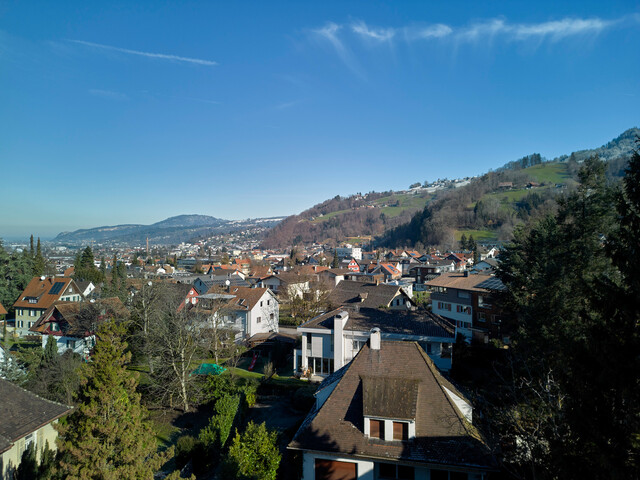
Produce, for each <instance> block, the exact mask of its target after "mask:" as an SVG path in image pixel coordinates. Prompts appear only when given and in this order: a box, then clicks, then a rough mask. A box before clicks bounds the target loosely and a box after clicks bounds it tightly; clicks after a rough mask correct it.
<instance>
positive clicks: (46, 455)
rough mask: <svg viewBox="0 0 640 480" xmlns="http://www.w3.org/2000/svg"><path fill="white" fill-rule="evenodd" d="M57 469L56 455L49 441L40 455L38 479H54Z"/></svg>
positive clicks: (45, 443)
mask: <svg viewBox="0 0 640 480" xmlns="http://www.w3.org/2000/svg"><path fill="white" fill-rule="evenodd" d="M55 468H56V455H55V453H54V451H53V450H51V448H49V441H45V442H44V448H43V449H42V452H41V453H40V466H39V467H38V478H39V479H40V480H50V479H52V478H54V472H55Z"/></svg>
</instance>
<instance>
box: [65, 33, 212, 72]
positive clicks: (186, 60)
mask: <svg viewBox="0 0 640 480" xmlns="http://www.w3.org/2000/svg"><path fill="white" fill-rule="evenodd" d="M69 41H70V42H72V43H77V44H79V45H84V46H87V47H91V48H99V49H102V50H110V51H112V52H120V53H126V54H128V55H137V56H140V57H147V58H156V59H160V60H170V61H174V62H184V63H193V64H196V65H206V66H209V67H213V66H215V65H218V62H214V61H213V60H203V59H201V58H192V57H181V56H178V55H169V54H166V53H154V52H142V51H139V50H131V49H128V48H120V47H114V46H111V45H102V44H100V43H93V42H86V41H84V40H69Z"/></svg>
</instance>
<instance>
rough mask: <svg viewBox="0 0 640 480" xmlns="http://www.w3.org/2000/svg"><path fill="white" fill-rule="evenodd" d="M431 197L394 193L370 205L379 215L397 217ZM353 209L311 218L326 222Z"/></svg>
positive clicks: (415, 208) (419, 206)
mask: <svg viewBox="0 0 640 480" xmlns="http://www.w3.org/2000/svg"><path fill="white" fill-rule="evenodd" d="M430 199H431V195H428V194H427V195H425V196H420V195H415V194H412V193H394V194H392V195H388V196H386V197H382V198H378V199H376V200H374V201H373V202H371V204H370V205H373V206H375V209H372V211H374V212H375V213H376V214H377V215H380V214H382V213H384V214H385V216H386V217H387V218H393V217H397V216H398V215H400V214H401V213H402V212H403V211H405V210H409V209H413V210H417V209H420V208H423V207H424V206H425V205H426V204H427V202H428V201H429V200H430ZM366 209H367V207H360V208H359V209H358V210H366ZM351 211H353V210H351V209H346V210H338V211H336V212H331V213H327V214H326V215H323V216H321V217H316V218H314V219H313V220H311V223H322V222H326V221H328V220H329V219H331V218H333V217H337V216H339V215H343V214H345V213H348V212H351Z"/></svg>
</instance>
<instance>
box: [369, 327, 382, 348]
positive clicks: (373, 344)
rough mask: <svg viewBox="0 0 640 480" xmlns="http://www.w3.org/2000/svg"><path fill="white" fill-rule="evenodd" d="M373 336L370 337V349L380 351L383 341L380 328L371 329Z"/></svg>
mask: <svg viewBox="0 0 640 480" xmlns="http://www.w3.org/2000/svg"><path fill="white" fill-rule="evenodd" d="M370 333H371V336H370V337H369V347H370V348H371V350H380V342H381V340H382V335H381V334H380V329H379V328H378V327H375V328H372V329H371V332H370Z"/></svg>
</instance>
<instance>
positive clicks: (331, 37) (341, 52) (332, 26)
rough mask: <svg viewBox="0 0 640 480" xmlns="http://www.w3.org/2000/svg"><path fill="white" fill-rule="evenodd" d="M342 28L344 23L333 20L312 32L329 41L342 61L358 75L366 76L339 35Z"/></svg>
mask: <svg viewBox="0 0 640 480" xmlns="http://www.w3.org/2000/svg"><path fill="white" fill-rule="evenodd" d="M341 29H342V25H338V24H336V23H333V22H329V23H327V24H326V25H325V26H324V27H322V28H317V29H313V30H311V33H312V34H313V35H314V36H315V37H316V38H319V39H320V40H323V41H325V42H328V43H329V44H330V45H331V46H332V47H333V49H334V50H335V51H336V53H337V54H338V57H340V59H341V60H342V62H343V63H344V64H345V65H346V66H347V67H348V68H349V69H350V70H351V71H352V72H353V73H355V74H356V75H357V76H359V77H361V78H364V75H363V74H362V71H361V70H360V68H359V66H358V63H357V62H356V60H355V58H354V57H353V55H352V54H351V52H350V51H349V50H348V49H347V47H346V46H345V45H344V43H343V42H342V40H341V39H340V37H339V36H338V32H339V31H340V30H341Z"/></svg>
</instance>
